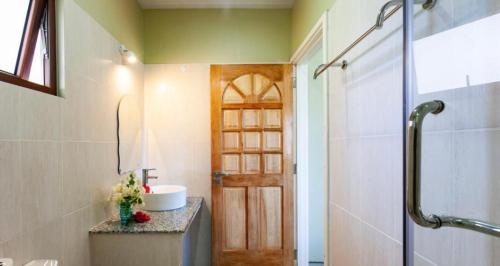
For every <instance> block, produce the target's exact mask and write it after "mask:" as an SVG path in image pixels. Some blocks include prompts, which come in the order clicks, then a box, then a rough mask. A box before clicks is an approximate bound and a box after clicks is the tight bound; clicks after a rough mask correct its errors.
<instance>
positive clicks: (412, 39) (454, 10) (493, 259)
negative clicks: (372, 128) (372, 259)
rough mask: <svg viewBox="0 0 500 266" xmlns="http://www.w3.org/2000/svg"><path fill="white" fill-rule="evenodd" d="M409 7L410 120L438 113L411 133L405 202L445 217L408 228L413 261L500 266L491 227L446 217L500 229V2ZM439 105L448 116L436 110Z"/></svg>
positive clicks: (467, 0) (457, 0) (444, 1)
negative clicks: (417, 180) (416, 186)
mask: <svg viewBox="0 0 500 266" xmlns="http://www.w3.org/2000/svg"><path fill="white" fill-rule="evenodd" d="M409 3H411V0H405V9H406V10H405V14H412V16H409V15H407V16H406V18H405V23H406V26H405V27H406V28H405V29H406V34H405V45H406V50H405V59H406V70H405V75H406V77H405V79H406V81H405V84H406V93H407V97H406V100H407V107H408V108H407V110H406V111H407V112H408V114H410V113H411V112H412V111H413V110H414V109H416V108H419V110H420V113H419V114H417V113H414V114H413V116H412V117H410V118H414V119H416V120H419V119H422V116H421V115H423V113H425V112H426V111H430V112H429V113H428V114H427V115H426V116H425V119H423V122H422V124H421V125H419V124H418V122H414V123H413V124H411V123H409V125H408V126H409V127H410V130H409V131H410V134H409V135H408V137H407V142H409V145H408V149H407V151H406V152H407V156H408V157H407V158H408V161H407V173H409V174H407V178H408V179H407V181H408V184H407V187H408V185H409V186H410V190H409V191H407V196H408V197H409V200H410V211H413V212H414V213H418V212H419V211H420V209H419V208H418V204H411V202H412V199H417V201H419V200H421V202H417V203H421V210H422V212H423V214H425V215H431V214H434V215H437V216H425V217H423V218H422V220H421V221H419V222H420V223H422V224H425V223H428V224H427V226H428V227H427V228H426V227H423V226H421V225H418V224H415V223H414V221H413V220H411V219H410V220H409V223H408V224H407V225H408V226H409V230H407V239H408V242H407V243H408V249H407V252H406V256H407V262H409V263H408V264H410V265H411V264H413V265H429V266H430V265H441V266H448V265H453V266H487V265H488V266H491V265H493V266H496V265H500V238H499V237H498V236H499V235H500V234H498V232H500V231H498V232H497V233H496V235H497V236H492V235H491V234H490V235H488V234H484V233H481V232H477V230H480V229H481V226H485V228H484V230H483V231H486V232H488V231H489V230H488V229H491V231H490V233H492V234H495V231H494V227H492V228H488V227H487V226H488V224H484V225H483V224H476V225H475V226H476V227H475V229H476V231H474V230H468V229H463V228H457V227H456V226H458V227H469V228H470V227H471V226H472V227H474V224H471V226H469V224H467V222H469V220H453V219H452V218H449V217H445V216H453V217H463V218H471V219H476V220H480V221H485V222H488V223H491V224H492V225H493V226H494V224H497V225H498V224H500V0H437V1H436V4H435V6H434V7H433V8H432V9H431V10H430V11H421V10H419V9H417V6H413V5H410V4H409ZM413 7H414V10H410V9H413ZM435 100H439V101H442V102H443V103H444V109H442V110H437V109H439V108H440V107H441V106H439V104H437V103H435V102H434V101H435ZM424 103H428V105H427V106H424V105H422V104H424ZM426 109H427V110H426ZM432 111H434V113H436V114H433V113H432ZM416 115H417V116H416ZM418 115H420V117H419V116H418ZM420 121H421V120H420ZM419 126H421V127H419ZM412 133H413V134H412ZM415 145H420V147H421V150H420V152H414V150H413V149H415V147H414V146H415ZM415 157H418V158H415ZM418 159H420V161H418ZM414 162H416V163H415V164H414ZM413 174H415V175H416V176H417V177H420V178H421V179H420V180H421V183H420V189H414V187H412V185H413V184H415V183H413V182H412V180H414V179H412V178H415V176H412V175H413ZM417 193H418V195H416V196H415V194H417ZM407 200H408V199H407ZM413 203H415V202H413ZM414 218H415V217H414ZM449 225H452V227H450V226H449ZM439 226H441V227H440V228H438V229H433V228H429V227H439Z"/></svg>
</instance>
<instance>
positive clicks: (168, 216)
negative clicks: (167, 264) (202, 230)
mask: <svg viewBox="0 0 500 266" xmlns="http://www.w3.org/2000/svg"><path fill="white" fill-rule="evenodd" d="M202 202H203V198H201V197H188V198H187V200H186V206H184V207H182V208H180V209H177V210H172V211H164V212H148V213H149V214H150V215H151V220H150V221H149V222H147V223H142V224H139V223H135V222H131V223H130V224H129V225H127V226H122V225H120V221H113V220H111V219H109V220H105V221H103V222H102V223H100V224H98V225H96V226H94V227H92V228H91V229H90V231H89V232H90V233H91V234H144V233H184V232H185V231H186V229H187V228H188V226H189V224H190V223H191V221H192V220H193V218H194V217H195V215H196V214H197V213H198V211H199V210H200V207H201V204H202Z"/></svg>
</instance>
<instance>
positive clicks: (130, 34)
mask: <svg viewBox="0 0 500 266" xmlns="http://www.w3.org/2000/svg"><path fill="white" fill-rule="evenodd" d="M75 2H76V3H77V4H78V5H80V7H82V9H83V10H85V11H86V12H87V13H88V14H89V15H90V16H92V17H93V18H94V19H95V20H96V21H97V22H98V23H99V24H101V25H102V26H103V27H104V28H105V29H106V30H107V31H109V33H111V34H112V35H113V36H114V37H115V38H116V39H117V40H118V41H119V42H121V43H123V44H124V45H125V46H126V47H127V48H128V49H130V50H131V51H133V52H134V53H136V55H137V56H138V57H139V58H140V59H141V61H144V60H143V58H144V14H143V11H142V9H141V7H140V6H139V4H138V3H137V1H136V0H75Z"/></svg>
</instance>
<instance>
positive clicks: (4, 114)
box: [0, 0, 143, 266]
mask: <svg viewBox="0 0 500 266" xmlns="http://www.w3.org/2000/svg"><path fill="white" fill-rule="evenodd" d="M58 4H59V5H62V8H61V9H60V10H62V11H63V14H62V16H61V17H60V19H59V21H60V23H61V27H60V28H61V30H62V32H61V33H60V35H59V36H60V37H61V40H60V46H59V47H60V48H61V49H63V51H60V53H59V54H60V55H63V56H60V57H59V58H60V59H61V60H64V62H62V63H61V64H59V66H61V67H62V68H63V69H62V71H61V75H60V77H59V78H60V82H59V84H60V87H61V89H62V93H61V96H63V97H54V96H51V95H47V94H43V93H39V92H35V91H31V90H28V89H25V88H20V87H17V86H13V85H8V84H5V83H2V82H0V121H1V123H2V127H1V128H0V201H1V202H2V206H0V212H1V213H2V215H5V216H7V217H9V219H0V253H1V254H0V255H1V256H5V257H12V258H14V259H15V263H16V265H23V263H26V262H28V261H30V260H33V259H47V258H50V259H58V260H59V261H60V262H61V263H62V265H77V266H79V265H88V261H89V258H88V254H87V253H88V241H87V238H88V234H87V230H88V228H89V227H90V225H93V224H95V223H97V222H100V221H102V220H103V219H104V218H107V217H109V216H111V215H112V214H113V210H114V206H110V204H109V203H108V202H107V198H108V195H109V191H110V188H111V186H112V185H114V184H116V183H117V182H118V180H119V176H118V174H117V167H118V166H117V156H116V149H117V141H116V110H117V109H116V108H117V106H118V101H119V99H120V97H121V96H122V95H123V94H124V93H129V94H134V95H137V97H140V101H141V102H142V97H143V73H142V72H143V65H142V64H140V63H139V64H137V65H134V66H123V65H122V64H121V62H120V56H119V52H118V44H119V43H118V41H117V40H115V39H114V38H113V37H112V36H111V35H110V34H109V33H107V32H106V31H105V30H104V29H103V28H102V27H101V26H100V25H99V24H98V23H97V22H95V21H94V20H93V19H92V18H91V17H90V16H89V15H87V14H86V13H85V12H84V11H83V10H82V9H81V8H80V7H79V6H78V5H77V4H76V3H74V2H73V0H62V1H58ZM141 108H142V106H141ZM64 214H68V215H66V216H64ZM63 217H64V218H63ZM63 232H64V236H63ZM63 246H64V248H63ZM63 255H64V256H65V257H64V260H63Z"/></svg>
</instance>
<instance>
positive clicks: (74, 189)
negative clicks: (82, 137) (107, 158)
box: [61, 142, 94, 214]
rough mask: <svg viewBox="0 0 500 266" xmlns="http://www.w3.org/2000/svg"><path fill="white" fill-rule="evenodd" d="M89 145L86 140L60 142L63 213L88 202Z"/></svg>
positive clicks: (79, 207)
mask: <svg viewBox="0 0 500 266" xmlns="http://www.w3.org/2000/svg"><path fill="white" fill-rule="evenodd" d="M91 145H92V144H90V143H86V142H64V143H62V157H61V159H62V160H61V163H62V191H63V198H64V201H63V214H69V213H71V212H74V211H76V210H78V209H81V208H83V207H85V206H87V205H89V204H90V198H91V191H90V178H91V177H90V173H91V170H90V169H92V165H91V163H90V162H91V159H92V156H94V155H93V154H92V153H91Z"/></svg>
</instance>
